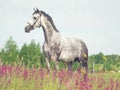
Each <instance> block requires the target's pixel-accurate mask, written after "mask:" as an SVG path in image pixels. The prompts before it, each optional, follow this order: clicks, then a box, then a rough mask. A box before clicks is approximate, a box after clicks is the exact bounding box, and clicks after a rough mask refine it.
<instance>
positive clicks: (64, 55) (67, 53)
mask: <svg viewBox="0 0 120 90" xmlns="http://www.w3.org/2000/svg"><path fill="white" fill-rule="evenodd" d="M79 55H80V51H79V49H76V50H63V51H62V52H61V54H60V56H59V59H60V60H65V61H73V60H74V59H75V58H76V57H79Z"/></svg>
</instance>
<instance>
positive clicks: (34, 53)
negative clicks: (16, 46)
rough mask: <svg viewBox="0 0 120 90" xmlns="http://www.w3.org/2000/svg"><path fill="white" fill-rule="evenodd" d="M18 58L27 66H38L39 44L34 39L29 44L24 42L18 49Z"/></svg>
mask: <svg viewBox="0 0 120 90" xmlns="http://www.w3.org/2000/svg"><path fill="white" fill-rule="evenodd" d="M19 56H20V60H22V63H23V64H24V65H25V66H27V67H39V66H40V57H41V49H40V45H39V44H36V43H35V41H34V40H32V41H31V43H30V44H29V45H27V44H24V45H23V46H22V48H21V50H20V54H19Z"/></svg>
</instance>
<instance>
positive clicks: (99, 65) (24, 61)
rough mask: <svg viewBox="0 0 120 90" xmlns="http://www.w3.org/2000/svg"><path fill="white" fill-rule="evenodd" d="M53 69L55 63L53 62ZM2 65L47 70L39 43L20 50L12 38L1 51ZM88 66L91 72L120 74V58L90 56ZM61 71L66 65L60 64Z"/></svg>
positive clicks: (74, 68) (0, 60)
mask: <svg viewBox="0 0 120 90" xmlns="http://www.w3.org/2000/svg"><path fill="white" fill-rule="evenodd" d="M50 63H51V69H54V63H53V62H52V60H51V62H50ZM0 64H3V65H22V66H25V67H28V68H38V67H42V68H45V67H46V64H45V60H44V54H43V52H42V49H41V46H40V44H39V43H36V42H35V41H34V40H31V43H30V44H26V43H24V44H23V46H22V47H21V48H20V49H19V48H18V46H17V43H16V42H15V41H14V40H13V38H12V37H10V38H9V39H8V40H7V42H6V43H5V45H4V47H3V48H2V49H0ZM80 66H81V65H80V64H79V63H78V62H75V63H74V64H73V70H76V69H77V68H78V67H80ZM88 66H89V71H90V72H120V67H119V66H120V56H119V55H115V54H112V55H104V54H103V53H102V52H99V53H98V54H93V55H90V56H89V59H88ZM59 67H60V69H63V68H64V69H66V68H67V66H66V64H65V63H63V62H60V64H59Z"/></svg>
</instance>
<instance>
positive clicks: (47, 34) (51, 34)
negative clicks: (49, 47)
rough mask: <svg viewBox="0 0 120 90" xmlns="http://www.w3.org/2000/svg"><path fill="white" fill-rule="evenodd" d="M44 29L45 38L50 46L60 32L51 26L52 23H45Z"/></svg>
mask: <svg viewBox="0 0 120 90" xmlns="http://www.w3.org/2000/svg"><path fill="white" fill-rule="evenodd" d="M42 27H43V32H44V37H45V42H47V43H48V44H50V43H51V38H52V37H54V36H55V34H58V32H56V31H55V30H54V28H53V26H52V25H51V23H50V22H49V21H48V22H45V23H44V25H43V26H42Z"/></svg>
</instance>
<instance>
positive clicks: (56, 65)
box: [54, 61, 59, 71]
mask: <svg viewBox="0 0 120 90" xmlns="http://www.w3.org/2000/svg"><path fill="white" fill-rule="evenodd" d="M54 64H55V69H56V70H57V71H58V70H59V62H58V61H55V62H54Z"/></svg>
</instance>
